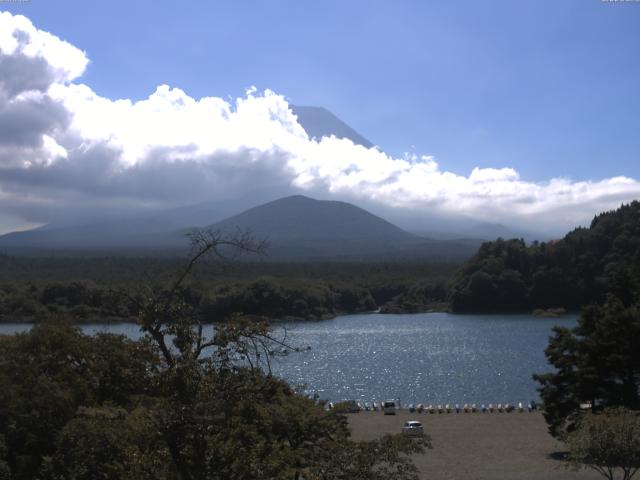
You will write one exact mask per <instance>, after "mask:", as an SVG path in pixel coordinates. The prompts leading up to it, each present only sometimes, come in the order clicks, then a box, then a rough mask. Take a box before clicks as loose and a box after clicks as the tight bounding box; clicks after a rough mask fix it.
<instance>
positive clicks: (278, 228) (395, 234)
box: [0, 195, 480, 260]
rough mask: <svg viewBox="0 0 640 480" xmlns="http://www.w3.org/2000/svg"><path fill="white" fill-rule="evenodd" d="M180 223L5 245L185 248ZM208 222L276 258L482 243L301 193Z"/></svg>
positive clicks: (140, 223)
mask: <svg viewBox="0 0 640 480" xmlns="http://www.w3.org/2000/svg"><path fill="white" fill-rule="evenodd" d="M136 222H137V223H136ZM175 225H176V223H175V221H174V222H163V221H162V219H161V218H148V219H144V220H143V219H138V220H137V221H136V219H129V220H123V221H121V222H115V221H114V222H109V223H108V224H107V225H101V224H86V225H77V226H66V227H61V228H39V229H35V230H32V231H27V232H15V233H12V234H8V235H4V236H1V237H0V248H3V250H5V251H7V252H9V253H11V252H13V251H15V250H16V249H18V250H20V251H21V252H24V250H25V249H27V250H28V249H33V250H35V251H36V252H37V251H38V250H39V251H42V250H46V251H50V250H66V251H73V250H76V251H78V252H80V253H87V252H88V251H93V252H96V251H97V252H98V253H101V252H102V253H104V252H105V251H111V250H113V249H117V250H119V251H125V252H126V250H127V249H133V253H140V249H145V248H150V249H155V250H150V253H154V251H157V249H170V250H175V249H180V251H182V250H183V249H184V248H186V247H187V246H188V239H187V234H188V233H189V232H190V231H192V230H193V228H183V229H180V230H176V229H175ZM201 226H202V225H201ZM107 227H108V228H107ZM190 227H198V226H197V225H191V226H190ZM206 228H210V229H212V230H220V231H222V232H225V233H233V232H236V231H238V230H241V231H246V230H250V231H251V233H252V235H253V236H254V237H256V238H257V239H259V240H267V241H268V243H269V248H268V250H267V256H268V258H269V259H273V260H320V259H323V260H361V259H376V260H384V259H391V258H396V259H405V260H406V259H410V258H414V259H429V260H460V259H464V258H467V257H469V256H470V255H471V254H472V253H473V252H474V251H475V249H476V248H477V247H478V245H479V243H480V242H479V241H475V240H473V241H436V240H431V239H427V238H423V237H420V236H418V235H414V234H412V233H409V232H406V231H405V230H402V229H400V228H398V227H397V226H395V225H393V224H392V223H390V222H388V221H386V220H384V219H382V218H380V217H378V216H376V215H373V214H372V213H370V212H368V211H366V210H364V209H362V208H359V207H356V206H355V205H352V204H349V203H345V202H339V201H331V200H324V201H323V200H315V199H312V198H308V197H305V196H302V195H295V196H290V197H286V198H281V199H278V200H275V201H272V202H269V203H266V204H263V205H259V206H257V207H254V208H251V209H249V210H246V211H244V212H242V213H239V214H237V215H234V216H231V217H228V218H226V219H224V220H222V221H219V222H215V223H213V224H209V225H208V226H206Z"/></svg>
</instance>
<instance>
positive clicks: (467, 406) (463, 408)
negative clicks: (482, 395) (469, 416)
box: [462, 403, 469, 413]
mask: <svg viewBox="0 0 640 480" xmlns="http://www.w3.org/2000/svg"><path fill="white" fill-rule="evenodd" d="M462 411H463V412H464V413H468V412H469V405H468V404H466V403H465V404H464V406H463V407H462Z"/></svg>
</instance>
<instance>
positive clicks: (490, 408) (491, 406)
mask: <svg viewBox="0 0 640 480" xmlns="http://www.w3.org/2000/svg"><path fill="white" fill-rule="evenodd" d="M489 412H491V413H493V403H490V404H489Z"/></svg>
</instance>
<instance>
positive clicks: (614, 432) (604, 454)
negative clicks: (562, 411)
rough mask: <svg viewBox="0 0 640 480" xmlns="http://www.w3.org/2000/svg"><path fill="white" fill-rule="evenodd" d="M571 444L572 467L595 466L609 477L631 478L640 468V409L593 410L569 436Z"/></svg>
mask: <svg viewBox="0 0 640 480" xmlns="http://www.w3.org/2000/svg"><path fill="white" fill-rule="evenodd" d="M567 445H568V446H569V455H568V458H567V461H568V462H569V465H570V466H571V467H573V468H576V469H579V468H591V469H593V470H595V471H597V472H598V473H600V474H601V475H602V476H603V477H605V478H607V479H608V480H614V479H615V478H620V479H621V480H631V479H632V478H633V477H634V476H635V474H636V473H637V472H638V470H640V412H637V411H630V410H625V409H612V410H606V411H604V412H601V413H597V414H594V413H591V412H589V413H587V414H586V415H585V417H584V418H583V419H582V420H581V421H580V424H579V426H578V427H577V429H576V430H575V431H573V432H572V433H571V434H570V435H568V436H567ZM618 473H619V476H618V475H617V474H618Z"/></svg>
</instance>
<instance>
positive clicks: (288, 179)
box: [0, 12, 640, 230]
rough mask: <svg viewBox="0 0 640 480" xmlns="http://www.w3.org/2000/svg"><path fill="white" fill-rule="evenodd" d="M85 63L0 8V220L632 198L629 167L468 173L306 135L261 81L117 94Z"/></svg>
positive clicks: (571, 217)
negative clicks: (88, 80)
mask: <svg viewBox="0 0 640 480" xmlns="http://www.w3.org/2000/svg"><path fill="white" fill-rule="evenodd" d="M88 64H89V59H88V57H87V54H86V53H85V52H83V51H81V50H79V49H78V48H76V47H75V46H73V45H71V44H69V43H67V42H65V41H63V40H61V39H59V38H58V37H56V36H54V35H52V34H50V33H48V32H44V31H42V30H38V29H37V28H36V27H34V26H33V25H32V23H31V22H30V21H29V20H28V19H27V18H25V17H23V16H19V15H16V16H14V15H12V14H10V13H8V12H0V218H1V217H2V216H5V217H8V216H10V217H12V218H16V217H18V218H21V219H22V220H23V221H24V223H25V224H27V223H29V222H48V221H50V220H52V219H56V218H60V217H61V216H63V215H74V214H76V213H78V212H81V211H95V209H107V208H111V209H118V208H120V209H135V208H145V207H161V206H175V205H185V204H189V203H197V202H202V201H211V200H220V201H233V199H234V198H237V197H240V196H245V197H246V196H247V195H251V193H252V192H259V191H269V192H283V195H284V194H288V193H291V192H294V191H298V192H301V193H305V192H307V193H309V194H311V195H316V196H319V197H323V198H340V199H344V200H349V201H354V202H356V203H360V204H366V205H368V206H376V205H378V206H380V207H385V208H387V209H388V208H390V207H393V208H397V209H403V210H405V211H406V210H411V211H415V212H418V213H434V214H440V215H464V216H467V217H472V218H475V219H480V220H487V221H500V222H504V223H514V224H519V225H521V226H522V225H527V226H529V227H530V228H543V229H547V230H549V229H566V228H569V227H571V226H573V225H576V224H579V223H584V222H587V221H588V220H589V219H590V217H592V216H593V214H595V213H596V212H598V211H601V210H605V209H610V208H615V207H617V206H618V205H619V204H620V203H621V202H624V201H629V200H632V199H635V198H638V197H640V182H638V181H637V180H635V179H632V178H627V177H614V178H608V179H602V180H597V181H583V182H574V181H571V180H569V179H562V178H553V179H550V180H548V181H546V182H542V183H534V182H529V181H526V180H524V179H521V178H520V176H519V174H518V172H517V171H515V170H514V169H512V168H484V169H481V168H475V169H474V170H473V171H472V172H471V173H470V174H469V175H468V176H462V175H457V174H454V173H451V172H447V171H446V170H444V169H443V168H442V167H440V165H438V163H437V162H436V161H435V159H434V158H432V157H428V156H407V157H405V158H393V157H391V156H389V155H387V154H385V153H384V152H381V151H380V150H378V149H376V148H370V149H367V148H365V147H362V146H359V145H354V144H353V143H352V142H351V141H350V140H347V139H338V138H334V137H330V138H328V137H325V138H322V139H319V140H317V139H310V138H309V137H308V136H307V134H306V133H305V131H304V129H303V128H302V127H301V126H300V124H299V123H298V121H297V118H296V117H295V115H294V114H293V113H292V111H291V109H290V108H289V104H288V102H287V101H286V99H285V98H284V97H283V96H282V95H279V94H276V93H274V92H272V91H269V90H266V91H264V92H257V91H256V90H255V89H250V90H248V91H247V93H246V96H245V97H243V98H238V99H236V100H235V101H227V100H224V99H222V98H216V97H204V98H200V99H195V98H192V97H190V96H189V95H188V94H187V93H185V92H184V91H183V90H180V89H179V88H172V87H170V86H167V85H160V86H159V87H157V89H156V91H155V92H153V93H152V94H151V95H150V96H149V97H148V98H147V99H145V100H142V101H135V102H134V101H131V100H128V99H119V100H112V99H108V98H105V97H101V96H100V95H98V94H96V93H95V92H94V91H92V90H91V88H90V87H89V86H87V85H84V84H82V83H80V82H79V81H78V80H79V79H80V78H81V76H82V74H83V72H84V71H85V70H86V68H87V66H88ZM387 211H388V210H387ZM0 227H1V225H0ZM423 228H424V226H423Z"/></svg>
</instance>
